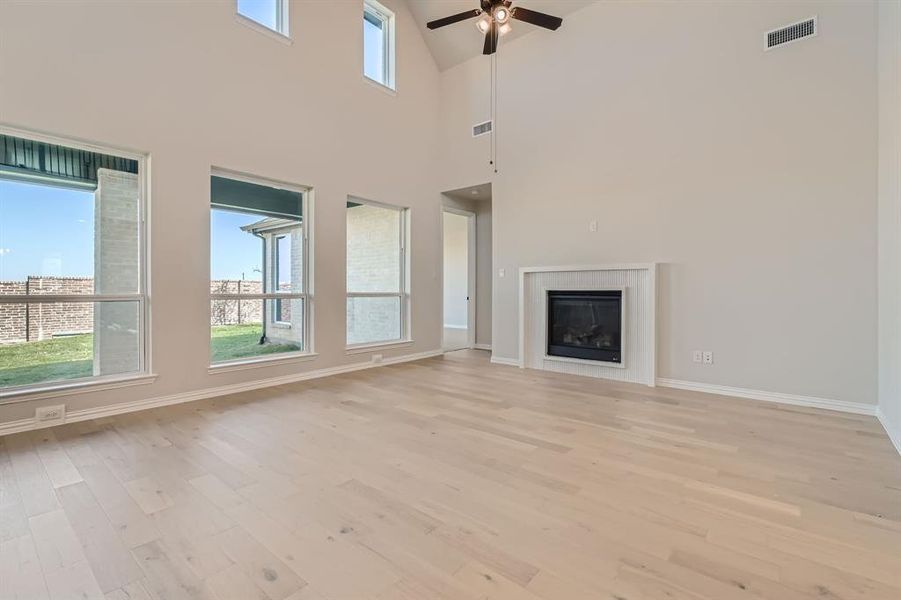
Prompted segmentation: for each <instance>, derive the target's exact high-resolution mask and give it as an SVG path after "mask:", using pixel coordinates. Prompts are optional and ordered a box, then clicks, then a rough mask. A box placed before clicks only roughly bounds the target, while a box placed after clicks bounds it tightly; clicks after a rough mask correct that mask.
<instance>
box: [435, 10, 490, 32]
mask: <svg viewBox="0 0 901 600" xmlns="http://www.w3.org/2000/svg"><path fill="white" fill-rule="evenodd" d="M480 14H482V10H481V9H480V8H474V9H472V10H467V11H466V12H461V13H457V14H456V15H451V16H449V17H444V18H443V19H436V20H434V21H429V22H428V23H426V25H425V26H426V27H428V28H429V29H438V28H439V27H444V26H445V25H453V24H454V23H459V22H460V21H465V20H466V19H472V18H474V17H478V16H479V15H480Z"/></svg>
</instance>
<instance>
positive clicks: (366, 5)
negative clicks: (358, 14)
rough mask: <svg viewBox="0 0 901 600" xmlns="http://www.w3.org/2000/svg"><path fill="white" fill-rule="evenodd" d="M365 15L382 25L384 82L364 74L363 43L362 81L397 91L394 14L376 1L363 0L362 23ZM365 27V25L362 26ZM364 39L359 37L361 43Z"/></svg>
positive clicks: (364, 52)
mask: <svg viewBox="0 0 901 600" xmlns="http://www.w3.org/2000/svg"><path fill="white" fill-rule="evenodd" d="M367 15H368V16H371V17H372V18H373V19H376V20H378V21H379V22H381V23H382V48H383V49H382V74H383V75H384V78H385V80H384V81H379V80H378V79H373V78H372V77H370V76H369V75H367V74H366V43H365V41H363V53H362V57H363V64H362V67H363V68H362V72H363V79H364V80H366V81H369V82H372V83H374V84H376V85H379V86H381V87H383V88H386V89H388V90H391V91H392V92H396V91H397V85H396V81H395V66H396V59H395V54H396V53H395V47H396V35H395V23H396V18H395V16H394V12H393V11H391V10H389V9H388V8H387V7H386V6H384V5H383V4H381V3H380V2H377V0H363V21H364V22H365V21H366V20H367V18H366V17H367ZM364 26H365V25H364ZM364 39H365V38H364V37H361V41H362V40H364Z"/></svg>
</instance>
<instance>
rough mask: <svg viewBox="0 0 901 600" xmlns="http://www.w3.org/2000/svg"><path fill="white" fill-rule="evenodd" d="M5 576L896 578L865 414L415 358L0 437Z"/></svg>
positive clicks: (671, 594) (309, 588) (545, 589)
mask: <svg viewBox="0 0 901 600" xmlns="http://www.w3.org/2000/svg"><path fill="white" fill-rule="evenodd" d="M0 482H2V483H0V598H3V600H7V599H10V598H27V599H29V600H32V599H35V598H45V597H50V598H55V599H65V600H70V599H75V598H103V597H104V595H105V597H106V598H108V599H110V600H124V599H129V598H130V599H147V598H156V599H160V600H162V599H166V600H173V599H177V598H210V599H220V600H227V599H236V600H255V599H271V600H282V599H285V598H290V599H291V600H313V599H323V598H327V599H332V600H338V599H380V600H385V599H403V600H433V599H435V600H437V599H451V598H453V599H457V598H461V599H486V598H490V599H492V600H500V599H512V598H515V599H520V598H521V599H525V600H536V599H545V600H570V599H583V598H584V599H592V600H596V599H606V600H640V599H643V598H667V599H670V600H673V599H675V600H678V599H686V600H698V599H709V600H733V599H735V600H739V599H760V598H768V599H778V600H791V599H818V600H823V599H826V600H837V599H843V600H853V599H858V598H867V599H877V598H879V599H886V600H898V599H899V598H901V458H899V457H898V456H897V455H896V453H895V451H894V449H893V448H892V447H891V445H890V443H889V441H888V439H887V437H886V435H885V433H884V432H883V431H882V430H881V428H880V426H879V425H878V424H877V422H876V421H875V420H874V419H872V418H868V417H860V416H854V415H846V414H841V413H834V412H826V411H817V410H808V409H802V408H794V407H788V406H779V405H771V404H766V403H761V402H753V401H744V400H736V399H729V398H725V397H721V396H712V395H703V394H696V393H691V392H683V391H677V390H669V389H649V388H645V387H640V386H634V385H623V384H612V383H609V382H603V381H599V380H595V379H587V378H578V377H565V376H560V375H556V374H551V373H543V372H536V371H522V370H519V369H515V368H511V367H499V366H492V365H490V364H489V363H488V360H487V355H485V354H483V353H479V352H475V351H464V352H459V353H454V354H451V355H447V356H445V357H443V358H435V359H429V360H426V361H422V362H418V363H409V364H404V365H396V366H389V367H384V368H380V369H373V370H369V371H361V372H358V373H353V374H348V375H343V376H337V377H332V378H328V379H321V380H316V381H312V382H305V383H301V384H296V385H291V386H284V387H280V388H272V389H268V390H262V391H259V392H254V393H248V394H241V395H240V396H235V397H229V398H220V399H216V400H209V401H203V402H197V403H193V404H185V405H180V406H174V407H168V408H163V409H157V410H153V411H148V412H142V413H134V414H131V415H124V416H121V417H116V418H109V419H103V420H98V421H93V422H86V423H77V424H71V425H66V426H62V427H58V428H55V429H50V430H43V431H38V432H32V433H28V434H20V435H15V436H10V437H7V438H3V439H0Z"/></svg>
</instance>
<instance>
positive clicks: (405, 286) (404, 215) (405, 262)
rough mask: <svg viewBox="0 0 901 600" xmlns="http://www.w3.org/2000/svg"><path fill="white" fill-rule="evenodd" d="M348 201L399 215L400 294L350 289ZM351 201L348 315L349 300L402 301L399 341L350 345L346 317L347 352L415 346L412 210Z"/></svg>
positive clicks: (345, 222) (345, 263) (373, 201)
mask: <svg viewBox="0 0 901 600" xmlns="http://www.w3.org/2000/svg"><path fill="white" fill-rule="evenodd" d="M347 202H353V203H355V204H363V205H366V206H374V207H377V208H383V209H387V210H393V211H395V212H397V213H398V219H399V220H400V223H399V227H398V230H399V235H398V245H399V250H400V252H399V257H398V268H399V269H400V272H399V276H398V291H397V292H352V291H351V290H349V289H347V242H348V240H347V237H346V235H347V234H346V232H347V210H348V208H347ZM347 202H345V204H344V210H345V213H344V231H345V239H344V249H345V256H344V269H345V272H344V292H345V296H346V297H345V301H344V302H345V303H344V310H345V313H346V311H347V300H350V299H351V298H398V299H399V301H400V337H398V338H396V339H390V340H379V341H372V342H359V343H356V344H348V343H347V318H346V316H345V319H344V323H345V325H344V326H345V331H344V344H345V346H344V349H345V350H346V351H347V353H349V354H353V353H355V352H360V351H364V352H365V351H367V350H370V349H374V348H381V347H386V346H397V345H402V344H411V343H413V338H412V330H411V323H410V322H411V312H410V311H411V308H410V307H411V294H410V278H409V271H410V261H409V254H410V253H409V247H410V209H409V208H408V207H406V206H398V205H396V204H386V203H384V202H377V201H375V200H367V199H365V198H360V197H358V196H348V197H347Z"/></svg>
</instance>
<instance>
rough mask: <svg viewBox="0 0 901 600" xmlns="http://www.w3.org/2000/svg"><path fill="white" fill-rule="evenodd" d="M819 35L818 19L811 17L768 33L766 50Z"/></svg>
mask: <svg viewBox="0 0 901 600" xmlns="http://www.w3.org/2000/svg"><path fill="white" fill-rule="evenodd" d="M816 34H817V18H816V17H811V18H810V19H805V20H804V21H800V22H798V23H794V24H792V25H788V26H786V27H780V28H779V29H774V30H772V31H767V32H766V48H765V49H766V50H770V49H772V48H775V47H776V46H784V45H785V44H788V43H790V42H796V41H798V40H800V39H803V38H806V37H812V36H815V35H816Z"/></svg>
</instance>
